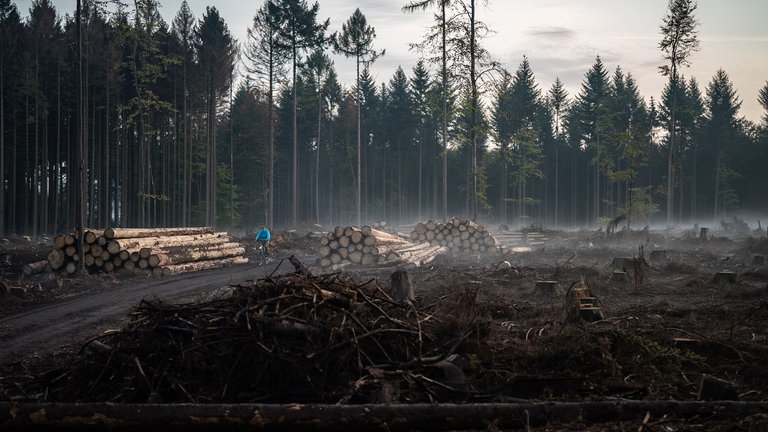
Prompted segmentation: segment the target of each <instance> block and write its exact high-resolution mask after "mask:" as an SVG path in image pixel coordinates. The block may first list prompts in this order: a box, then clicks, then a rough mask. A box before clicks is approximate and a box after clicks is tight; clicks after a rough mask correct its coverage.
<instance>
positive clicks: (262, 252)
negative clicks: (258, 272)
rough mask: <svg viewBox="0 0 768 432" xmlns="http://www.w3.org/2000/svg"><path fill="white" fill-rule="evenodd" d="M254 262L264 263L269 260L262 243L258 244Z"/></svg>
mask: <svg viewBox="0 0 768 432" xmlns="http://www.w3.org/2000/svg"><path fill="white" fill-rule="evenodd" d="M256 262H257V263H258V265H264V264H267V263H268V262H269V258H268V257H267V249H266V248H265V247H264V244H260V245H259V250H258V253H257V255H256Z"/></svg>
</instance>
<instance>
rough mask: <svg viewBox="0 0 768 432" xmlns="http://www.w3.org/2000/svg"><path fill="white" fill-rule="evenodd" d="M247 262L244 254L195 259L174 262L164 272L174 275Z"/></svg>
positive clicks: (164, 268)
mask: <svg viewBox="0 0 768 432" xmlns="http://www.w3.org/2000/svg"><path fill="white" fill-rule="evenodd" d="M247 262H248V258H246V257H242V256H238V257H229V258H222V259H216V260H205V261H195V262H191V263H185V264H174V265H169V266H165V267H163V274H170V275H174V274H179V273H186V272H193V271H200V270H210V269H214V268H219V267H225V266H228V265H233V264H245V263H247Z"/></svg>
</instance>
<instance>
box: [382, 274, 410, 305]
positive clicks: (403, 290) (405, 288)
mask: <svg viewBox="0 0 768 432" xmlns="http://www.w3.org/2000/svg"><path fill="white" fill-rule="evenodd" d="M389 280H390V286H391V295H392V298H393V299H395V301H398V302H402V301H405V300H410V301H415V300H416V294H415V293H414V290H413V282H411V275H410V274H409V273H408V272H407V271H405V270H395V271H394V272H393V273H392V274H391V275H390V277H389Z"/></svg>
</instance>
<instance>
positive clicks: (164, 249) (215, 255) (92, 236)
mask: <svg viewBox="0 0 768 432" xmlns="http://www.w3.org/2000/svg"><path fill="white" fill-rule="evenodd" d="M83 240H84V241H83V245H84V246H83V251H82V254H81V253H80V251H79V245H80V242H78V239H77V236H76V235H75V234H61V235H57V236H56V237H55V238H54V240H53V248H52V249H51V251H50V252H49V253H48V257H47V259H46V260H44V261H40V262H35V263H30V264H28V265H27V266H25V267H24V273H25V274H27V275H31V274H35V273H41V272H44V273H52V274H56V273H58V274H69V275H71V274H74V273H75V272H76V271H77V270H78V268H79V267H80V266H79V260H80V259H83V263H84V265H85V268H86V269H87V270H88V272H89V273H98V272H106V273H112V272H115V271H120V270H126V271H137V272H140V273H147V274H153V275H158V276H159V275H171V274H178V273H184V272H189V271H199V270H207V269H212V268H218V267H223V266H226V265H231V264H243V263H247V262H248V258H246V257H245V256H244V255H245V248H244V247H243V246H242V245H241V244H239V243H237V242H235V241H233V240H232V239H231V238H230V237H229V235H228V234H227V233H225V232H219V233H216V232H214V231H213V228H209V227H183V228H108V229H105V230H95V229H89V230H86V231H84V232H83Z"/></svg>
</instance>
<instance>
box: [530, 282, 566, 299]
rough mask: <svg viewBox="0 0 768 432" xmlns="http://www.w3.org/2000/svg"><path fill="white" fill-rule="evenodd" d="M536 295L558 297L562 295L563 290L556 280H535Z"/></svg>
mask: <svg viewBox="0 0 768 432" xmlns="http://www.w3.org/2000/svg"><path fill="white" fill-rule="evenodd" d="M535 291H536V295H539V296H541V297H559V296H561V295H563V290H562V289H561V288H560V285H559V284H558V283H557V281H551V280H543V281H536V287H535Z"/></svg>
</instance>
